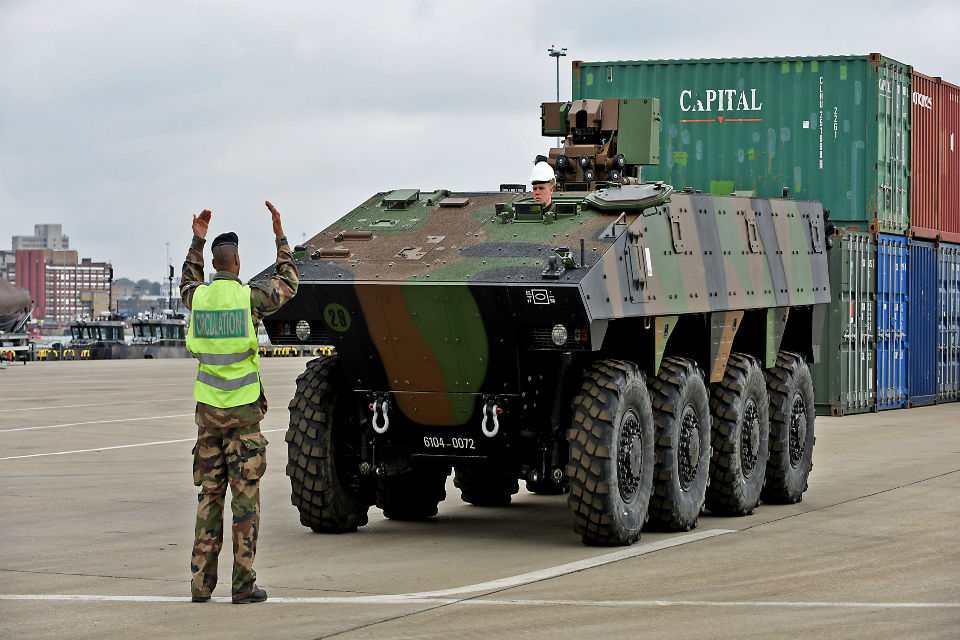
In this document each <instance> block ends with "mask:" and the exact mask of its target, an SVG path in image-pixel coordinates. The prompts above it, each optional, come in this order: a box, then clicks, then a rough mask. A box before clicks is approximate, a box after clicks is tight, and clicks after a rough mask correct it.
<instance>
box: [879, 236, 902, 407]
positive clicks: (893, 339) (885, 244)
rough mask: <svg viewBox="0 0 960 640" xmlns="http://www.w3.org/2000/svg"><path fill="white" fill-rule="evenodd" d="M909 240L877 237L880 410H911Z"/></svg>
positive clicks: (897, 237)
mask: <svg viewBox="0 0 960 640" xmlns="http://www.w3.org/2000/svg"><path fill="white" fill-rule="evenodd" d="M907 268H908V261H907V240H906V238H904V237H902V236H893V235H890V234H880V235H878V236H877V409H880V410H884V409H898V408H900V407H905V406H907V385H906V342H907V319H906V294H907V279H906V276H907Z"/></svg>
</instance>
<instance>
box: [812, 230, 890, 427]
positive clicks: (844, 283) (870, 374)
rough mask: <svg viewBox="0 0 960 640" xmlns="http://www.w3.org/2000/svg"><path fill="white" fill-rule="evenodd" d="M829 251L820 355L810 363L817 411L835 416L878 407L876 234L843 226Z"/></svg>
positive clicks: (873, 409) (862, 411)
mask: <svg viewBox="0 0 960 640" xmlns="http://www.w3.org/2000/svg"><path fill="white" fill-rule="evenodd" d="M828 256H829V270H830V291H831V292H832V293H833V302H831V303H830V307H829V309H828V310H827V318H826V322H825V323H824V328H823V334H822V339H821V349H820V353H821V354H822V357H821V359H820V361H819V362H817V363H816V364H814V365H813V369H812V373H813V388H814V400H815V403H816V411H817V413H818V414H819V415H834V416H842V415H846V414H851V413H864V412H866V411H876V410H877V391H876V377H877V368H876V350H877V347H876V339H877V324H876V304H877V302H876V297H877V296H876V291H877V266H876V265H877V242H876V236H875V235H874V234H872V233H863V232H856V231H846V232H844V234H843V236H842V237H837V238H834V246H833V249H831V250H830V252H829V254H828Z"/></svg>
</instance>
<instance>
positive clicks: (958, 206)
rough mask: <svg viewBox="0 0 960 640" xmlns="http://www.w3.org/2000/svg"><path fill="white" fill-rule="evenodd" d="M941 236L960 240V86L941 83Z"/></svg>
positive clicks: (951, 239) (955, 240) (943, 238)
mask: <svg viewBox="0 0 960 640" xmlns="http://www.w3.org/2000/svg"><path fill="white" fill-rule="evenodd" d="M940 225H941V231H940V239H941V240H943V241H945V242H960V87H958V86H957V85H955V84H950V83H949V82H942V83H941V84H940Z"/></svg>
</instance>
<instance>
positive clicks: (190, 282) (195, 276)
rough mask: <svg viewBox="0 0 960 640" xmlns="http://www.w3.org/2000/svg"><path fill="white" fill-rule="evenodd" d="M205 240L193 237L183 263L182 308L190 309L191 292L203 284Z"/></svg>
mask: <svg viewBox="0 0 960 640" xmlns="http://www.w3.org/2000/svg"><path fill="white" fill-rule="evenodd" d="M204 244H206V240H204V239H203V238H198V237H197V236H193V241H192V242H191V243H190V250H189V251H187V259H186V260H184V261H183V273H182V274H181V277H180V297H181V298H183V306H185V307H186V308H187V309H189V308H190V305H191V303H192V302H193V292H194V291H196V289H197V287H198V286H200V285H201V284H203V245H204Z"/></svg>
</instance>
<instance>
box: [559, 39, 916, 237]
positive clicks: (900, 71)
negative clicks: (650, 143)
mask: <svg viewBox="0 0 960 640" xmlns="http://www.w3.org/2000/svg"><path fill="white" fill-rule="evenodd" d="M640 97H645V98H646V97H650V98H659V99H660V115H661V128H660V150H661V153H660V157H661V161H660V165H659V166H656V167H645V168H644V169H643V178H644V179H645V180H664V181H666V182H668V183H670V184H672V185H674V187H676V188H682V187H693V188H696V189H701V190H703V191H705V192H709V193H720V194H729V193H732V192H734V191H738V192H744V193H749V194H753V195H755V196H757V197H762V198H773V197H780V196H781V195H782V192H783V187H789V188H790V191H791V194H792V195H794V196H795V197H797V198H801V199H809V200H819V201H820V202H822V203H823V206H824V207H825V208H826V209H829V210H830V216H831V218H832V219H833V220H839V221H843V224H844V226H854V227H856V228H858V229H860V230H868V229H869V230H875V231H882V232H886V233H898V234H903V233H906V232H907V230H908V228H909V223H910V214H909V205H910V195H909V191H910V173H909V167H910V165H909V160H910V128H909V122H910V67H908V66H906V65H903V64H901V63H899V62H896V61H895V60H891V59H889V58H885V57H883V56H881V55H880V54H871V55H869V56H823V57H811V58H792V59H780V58H740V59H730V60H722V59H715V60H711V59H706V60H651V61H631V62H574V63H573V98H574V99H575V100H576V99H582V98H590V99H596V98H640Z"/></svg>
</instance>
